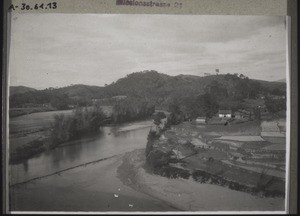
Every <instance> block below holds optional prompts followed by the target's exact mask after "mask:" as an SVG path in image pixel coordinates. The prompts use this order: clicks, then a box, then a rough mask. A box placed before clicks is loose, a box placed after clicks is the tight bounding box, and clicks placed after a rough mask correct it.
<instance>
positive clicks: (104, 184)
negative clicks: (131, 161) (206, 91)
mask: <svg viewBox="0 0 300 216" xmlns="http://www.w3.org/2000/svg"><path fill="white" fill-rule="evenodd" d="M151 124H152V121H140V122H134V123H131V124H123V125H118V126H107V127H103V128H101V130H100V132H99V134H98V135H97V136H93V137H89V138H85V139H81V140H77V141H74V142H69V143H65V145H64V146H62V147H58V148H56V149H54V150H51V151H48V152H44V153H42V154H40V155H38V156H36V157H34V158H31V159H28V160H26V161H25V162H23V163H20V164H16V165H11V166H10V185H11V188H10V201H11V203H10V206H11V210H12V211H18V212H19V211H21V212H23V211H48V212H49V211H68V212H69V211H96V212H99V211H101V212H103V211H176V208H174V207H171V206H170V205H169V204H167V203H165V202H163V201H161V200H159V199H156V198H153V197H151V196H149V195H147V194H144V193H142V192H139V191H135V190H133V189H132V188H130V187H129V186H126V185H124V184H123V183H122V182H121V180H120V179H119V178H118V177H117V176H118V174H117V169H118V167H119V166H120V165H121V163H122V156H123V154H124V153H126V152H130V151H133V150H135V149H142V148H145V146H146V142H147V135H148V133H149V130H150V127H151ZM112 156H114V157H112ZM109 157H112V158H109ZM106 158H109V159H106ZM100 159H104V160H102V161H100V162H96V163H89V162H92V161H97V160H100ZM85 163H89V164H88V165H83V166H79V167H76V166H78V165H82V164H85ZM72 167H76V168H74V169H69V170H67V171H62V170H65V169H68V168H72ZM59 171H62V172H60V173H59V174H57V173H56V172H59ZM55 173H56V174H55ZM52 174H53V175H52ZM37 177H41V178H38V179H34V178H37ZM31 179H34V180H31ZM26 181H27V182H26ZM22 182H26V183H24V184H18V183H22Z"/></svg>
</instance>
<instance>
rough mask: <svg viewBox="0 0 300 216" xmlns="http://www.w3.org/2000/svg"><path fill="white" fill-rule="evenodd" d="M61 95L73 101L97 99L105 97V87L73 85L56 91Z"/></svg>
mask: <svg viewBox="0 0 300 216" xmlns="http://www.w3.org/2000/svg"><path fill="white" fill-rule="evenodd" d="M54 91H56V92H57V93H59V94H65V95H67V96H68V97H70V98H72V99H79V98H89V99H91V98H95V97H104V94H103V92H104V87H99V86H89V85H82V84H78V85H71V86H67V87H63V88H58V89H55V90H54Z"/></svg>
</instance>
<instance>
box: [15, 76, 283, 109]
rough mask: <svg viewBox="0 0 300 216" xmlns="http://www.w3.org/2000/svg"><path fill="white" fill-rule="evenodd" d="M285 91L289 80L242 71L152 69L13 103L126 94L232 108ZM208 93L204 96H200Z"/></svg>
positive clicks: (165, 104)
mask: <svg viewBox="0 0 300 216" xmlns="http://www.w3.org/2000/svg"><path fill="white" fill-rule="evenodd" d="M285 91H286V84H285V83H282V82H268V81H262V80H253V79H249V78H248V77H246V76H244V75H242V74H240V75H239V74H219V75H210V76H205V77H199V76H194V75H182V74H181V75H178V76H169V75H166V74H163V73H158V72H157V71H154V70H151V71H142V72H135V73H131V74H128V75H127V76H126V77H123V78H120V79H118V80H117V81H116V82H113V83H112V84H110V85H107V86H105V87H98V86H88V85H72V86H67V87H63V88H57V89H54V88H48V89H45V90H41V91H29V92H25V93H20V94H15V95H12V96H11V97H10V101H11V103H10V104H11V106H12V107H14V106H15V107H20V106H23V104H26V103H32V104H40V103H51V104H56V105H55V106H57V105H58V104H61V103H63V104H64V105H63V106H62V105H61V106H60V107H61V108H62V107H66V106H67V104H74V105H87V104H91V102H92V99H104V98H111V97H113V96H117V95H126V96H127V97H130V98H136V99H142V100H146V101H147V102H150V103H151V104H153V105H155V106H156V107H158V108H164V109H170V107H173V108H174V107H176V106H178V107H180V109H182V110H186V109H188V108H187V107H191V106H193V102H194V101H197V100H199V101H202V100H204V101H205V103H206V102H207V103H211V104H218V105H220V106H226V107H230V108H232V107H233V106H238V105H239V104H240V102H241V101H242V100H243V99H255V98H256V97H257V96H258V95H259V94H273V93H274V94H277V95H283V94H285ZM205 94H206V96H205V97H204V98H199V97H201V96H203V95H205ZM202 102H203V101H202ZM202 102H201V103H202ZM203 103H204V102H203ZM55 106H54V107H55Z"/></svg>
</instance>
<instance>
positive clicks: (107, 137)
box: [10, 121, 152, 185]
mask: <svg viewBox="0 0 300 216" xmlns="http://www.w3.org/2000/svg"><path fill="white" fill-rule="evenodd" d="M151 123H152V121H141V122H135V123H131V124H123V125H120V126H110V127H103V128H101V130H100V133H99V135H97V136H94V137H89V138H85V139H81V140H77V141H73V142H68V143H65V144H64V146H63V147H59V148H56V149H54V150H51V151H48V152H44V153H42V154H40V155H38V156H36V157H34V158H31V159H28V160H26V161H24V162H23V163H20V164H16V165H11V166H10V184H11V185H13V184H16V183H20V182H24V181H28V180H30V179H33V178H36V177H40V176H44V175H48V174H51V173H54V172H57V171H60V170H63V169H67V168H70V167H74V166H78V165H80V164H84V163H88V162H91V161H95V160H99V159H102V158H107V157H111V156H114V155H119V154H122V153H125V152H129V151H133V150H134V149H140V148H145V146H146V142H147V135H148V133H149V129H150V127H151Z"/></svg>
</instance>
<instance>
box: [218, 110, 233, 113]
mask: <svg viewBox="0 0 300 216" xmlns="http://www.w3.org/2000/svg"><path fill="white" fill-rule="evenodd" d="M219 114H231V110H219Z"/></svg>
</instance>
